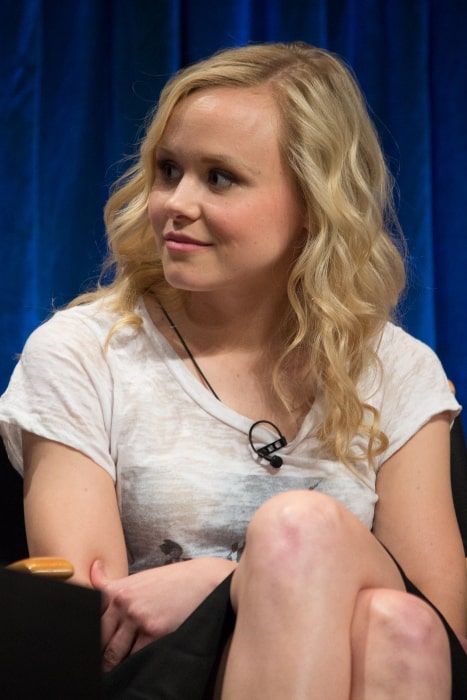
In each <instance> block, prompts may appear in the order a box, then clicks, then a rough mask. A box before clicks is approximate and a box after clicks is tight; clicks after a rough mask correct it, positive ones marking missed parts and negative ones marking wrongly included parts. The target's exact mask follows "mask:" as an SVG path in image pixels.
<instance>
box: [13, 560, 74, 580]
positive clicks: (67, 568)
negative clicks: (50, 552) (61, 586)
mask: <svg viewBox="0 0 467 700" xmlns="http://www.w3.org/2000/svg"><path fill="white" fill-rule="evenodd" d="M7 568H8V569H13V570H14V571H24V572H26V573H27V572H29V573H31V574H42V575H43V576H51V577H53V578H61V579H67V578H70V576H73V574H74V569H73V566H72V564H70V562H69V561H67V560H66V559H59V558H57V557H30V558H28V559H20V560H19V561H15V562H13V563H12V564H9V565H8V566H7Z"/></svg>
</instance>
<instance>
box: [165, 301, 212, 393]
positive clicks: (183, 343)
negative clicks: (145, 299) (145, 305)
mask: <svg viewBox="0 0 467 700" xmlns="http://www.w3.org/2000/svg"><path fill="white" fill-rule="evenodd" d="M158 303H159V306H160V307H161V310H162V313H163V314H164V316H165V317H166V319H167V321H168V322H169V324H170V327H171V328H172V329H173V330H174V331H175V333H176V334H177V336H178V339H179V341H180V342H181V344H182V345H183V347H184V349H185V352H186V354H187V355H188V357H189V358H190V360H191V361H192V363H193V365H194V367H195V368H196V371H197V372H198V374H199V376H200V377H201V379H202V380H203V382H204V383H205V384H206V386H207V387H208V389H209V391H210V392H211V393H212V394H213V396H215V397H216V399H217V400H218V401H220V398H219V397H218V395H217V394H216V392H215V391H214V389H213V388H212V386H211V384H210V383H209V381H208V379H207V377H206V375H205V374H204V372H203V370H202V369H201V367H200V366H199V364H198V363H197V362H196V360H195V358H194V356H193V353H192V352H191V350H190V348H189V347H188V345H187V344H186V342H185V339H184V338H183V336H182V334H181V333H180V331H179V330H178V328H177V326H176V325H175V323H174V322H173V321H172V319H171V318H170V316H169V314H168V313H167V311H166V310H165V309H164V307H163V306H162V304H161V303H160V301H159V302H158Z"/></svg>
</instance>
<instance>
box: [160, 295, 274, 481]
mask: <svg viewBox="0 0 467 700" xmlns="http://www.w3.org/2000/svg"><path fill="white" fill-rule="evenodd" d="M158 304H159V306H160V308H161V311H162V313H163V314H164V316H165V318H166V319H167V321H168V323H169V325H170V327H171V328H172V330H173V331H175V333H176V335H177V337H178V339H179V341H180V342H181V344H182V346H183V348H184V350H185V352H186V354H187V355H188V357H189V358H190V361H191V362H192V363H193V366H194V367H195V369H196V371H197V372H198V374H199V376H200V377H201V379H202V380H203V382H204V383H205V384H206V386H207V387H208V389H209V390H210V392H211V393H212V394H213V396H215V398H216V399H217V400H218V401H220V398H219V396H218V395H217V394H216V392H215V391H214V389H213V387H212V386H211V384H210V382H209V380H208V378H207V377H206V375H205V374H204V372H203V370H202V369H201V367H200V366H199V364H198V363H197V361H196V360H195V357H194V355H193V353H192V352H191V350H190V348H189V347H188V345H187V343H186V341H185V339H184V337H183V336H182V334H181V333H180V331H179V330H178V328H177V326H176V325H175V323H174V322H173V320H172V319H171V317H170V316H169V314H168V313H167V311H166V310H165V309H164V307H163V306H162V304H161V303H160V301H159V300H158ZM262 424H267V425H270V426H271V427H272V428H273V430H275V431H276V433H277V435H278V438H277V440H274V442H271V443H269V444H268V445H263V447H260V448H257V447H255V444H254V442H253V430H254V429H255V428H256V427H257V426H258V425H262ZM248 442H249V443H250V447H251V449H252V450H253V451H254V452H255V453H256V454H257V455H258V456H259V457H261V458H262V459H266V460H267V461H268V462H269V463H270V465H271V466H272V467H274V468H275V469H278V468H280V467H281V466H282V464H283V461H282V458H281V457H279V456H278V455H274V454H273V453H274V452H276V451H277V450H280V449H281V447H285V445H287V440H286V439H285V437H284V435H282V432H281V431H280V430H279V428H278V427H277V425H275V424H274V423H271V421H269V420H258V421H256V422H255V423H253V425H252V426H251V428H250V430H249V433H248Z"/></svg>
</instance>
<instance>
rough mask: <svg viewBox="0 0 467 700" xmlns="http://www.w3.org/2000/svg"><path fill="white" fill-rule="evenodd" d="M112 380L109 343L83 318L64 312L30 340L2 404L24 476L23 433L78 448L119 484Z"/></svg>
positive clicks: (10, 445) (0, 414) (7, 435)
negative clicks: (113, 447)
mask: <svg viewBox="0 0 467 700" xmlns="http://www.w3.org/2000/svg"><path fill="white" fill-rule="evenodd" d="M111 407H112V378H111V374H110V371H109V367H108V363H107V361H106V357H105V353H104V349H103V342H102V340H101V339H99V338H98V337H97V335H96V333H95V332H94V330H93V329H92V328H91V327H89V326H88V325H87V323H86V322H85V321H84V320H83V319H80V318H79V317H78V316H77V315H73V314H70V313H68V312H67V311H64V312H59V313H57V314H56V315H55V316H54V317H52V318H51V319H50V320H49V321H47V322H46V323H45V324H43V325H42V326H40V327H39V328H38V329H37V330H35V331H34V333H33V334H32V335H31V336H30V337H29V339H28V341H27V343H26V345H25V347H24V351H23V353H22V356H21V359H20V360H19V362H18V364H17V366H16V368H15V370H14V372H13V375H12V377H11V380H10V383H9V386H8V388H7V390H6V392H5V393H4V395H3V396H2V397H1V399H0V424H1V429H2V434H3V437H4V441H5V445H6V447H7V450H8V453H9V456H10V459H11V461H12V463H13V465H14V466H15V468H16V469H17V470H18V471H19V472H21V473H22V471H23V464H22V446H21V431H22V430H26V431H28V432H31V433H34V434H36V435H40V436H41V437H44V438H47V439H49V440H54V441H56V442H60V443H63V444H65V445H67V446H70V447H73V448H74V449H76V450H79V451H80V452H83V453H84V454H85V455H87V456H88V457H90V458H91V459H92V460H93V461H94V462H96V463H97V464H99V465H100V466H102V467H103V468H104V469H105V470H106V471H107V472H108V473H109V474H110V476H111V477H112V478H113V479H114V480H115V463H114V459H113V458H112V455H111V454H110V437H109V436H110V429H111Z"/></svg>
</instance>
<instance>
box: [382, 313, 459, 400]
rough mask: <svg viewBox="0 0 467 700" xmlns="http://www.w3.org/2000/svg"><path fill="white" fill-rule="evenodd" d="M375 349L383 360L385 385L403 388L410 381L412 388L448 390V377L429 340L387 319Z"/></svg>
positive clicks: (383, 380)
mask: <svg viewBox="0 0 467 700" xmlns="http://www.w3.org/2000/svg"><path fill="white" fill-rule="evenodd" d="M375 351H376V354H377V357H378V359H379V362H380V371H381V374H382V382H383V384H384V385H385V386H391V385H394V386H396V385H397V386H398V388H399V390H403V388H404V386H405V385H406V384H407V383H408V385H409V386H410V387H411V389H412V390H415V389H416V387H419V388H420V389H421V390H423V391H424V390H426V389H428V388H429V387H431V388H432V389H433V390H442V391H448V392H449V387H448V381H447V377H446V373H445V371H444V368H443V366H442V364H441V361H440V359H439V357H438V356H437V354H436V353H435V351H434V350H433V349H432V348H430V347H429V346H428V345H427V344H426V343H424V342H422V341H421V340H418V339H417V338H415V337H414V336H412V335H410V334H409V333H407V331H405V330H403V329H402V328H401V327H399V326H396V325H394V324H393V323H387V324H386V325H385V327H384V329H383V331H382V333H381V334H380V336H379V337H378V338H377V339H376V340H375Z"/></svg>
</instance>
